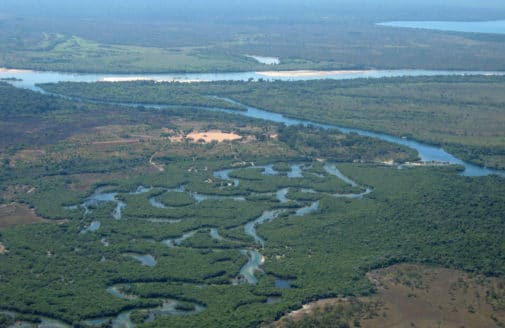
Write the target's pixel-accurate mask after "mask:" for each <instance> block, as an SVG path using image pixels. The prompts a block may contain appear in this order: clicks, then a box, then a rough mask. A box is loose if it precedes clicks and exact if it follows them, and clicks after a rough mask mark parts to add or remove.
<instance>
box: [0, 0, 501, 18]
mask: <svg viewBox="0 0 505 328" xmlns="http://www.w3.org/2000/svg"><path fill="white" fill-rule="evenodd" d="M0 13H2V14H9V15H15V16H44V17H67V18H68V17H70V18H71V17H75V18H100V17H114V18H127V19H131V18H136V19H159V20H163V19H177V18H180V19H189V18H194V19H202V18H209V19H226V18H231V17H232V16H234V17H235V18H236V17H284V18H285V17H303V16H317V15H319V16H320V15H330V16H332V15H342V16H346V15H347V16H358V15H360V14H362V15H364V16H370V15H372V14H375V15H381V16H383V17H387V18H392V19H410V18H411V17H413V18H416V19H435V18H437V17H439V18H444V17H446V18H447V19H454V18H456V19H457V18H460V19H464V18H468V19H482V18H486V17H489V19H499V18H500V17H501V18H502V19H505V0H478V1H477V0H442V1H440V0H353V1H351V0H311V1H307V0H0Z"/></svg>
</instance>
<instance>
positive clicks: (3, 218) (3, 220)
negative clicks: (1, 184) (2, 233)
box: [0, 203, 48, 229]
mask: <svg viewBox="0 0 505 328" xmlns="http://www.w3.org/2000/svg"><path fill="white" fill-rule="evenodd" d="M40 222H48V221H47V220H44V219H43V218H41V217H38V216H37V215H36V214H35V210H33V209H31V208H29V207H28V206H26V205H24V204H19V203H11V204H3V205H0V229H5V228H7V227H9V226H12V225H19V224H31V223H40Z"/></svg>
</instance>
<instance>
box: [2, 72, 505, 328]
mask: <svg viewBox="0 0 505 328" xmlns="http://www.w3.org/2000/svg"><path fill="white" fill-rule="evenodd" d="M373 83H376V85H378V86H381V85H382V84H380V83H384V81H380V82H367V81H353V82H352V83H351V84H353V85H354V87H356V85H358V86H359V85H361V84H365V85H368V84H371V85H373ZM137 84H138V85H139V86H140V87H141V89H142V88H150V87H152V84H151V83H137ZM99 85H100V86H102V88H103V92H104V94H105V95H107V94H108V93H107V92H108V88H107V85H105V84H99ZM135 85H136V84H135V83H128V84H125V85H124V86H125V87H124V88H117V87H114V88H115V89H114V90H115V91H114V92H115V93H117V94H116V95H115V96H114V97H116V98H117V100H118V101H123V100H124V101H128V99H127V98H126V95H127V94H128V90H130V89H131V88H133V87H134V86H135ZM328 85H329V86H333V85H337V86H338V88H337V87H332V88H329V91H327V93H324V92H321V94H322V95H321V97H322V98H321V99H326V101H327V102H328V103H329V101H330V100H329V99H330V98H329V94H330V93H332V92H333V93H335V94H336V95H337V96H338V95H339V93H338V90H344V88H343V87H342V82H328V81H326V82H310V83H309V82H305V83H295V84H293V89H292V93H293V94H290V93H288V91H286V90H285V88H284V86H285V85H284V84H283V83H277V82H275V83H209V84H198V85H188V86H187V88H188V89H187V90H186V89H185V91H184V92H187V93H182V94H183V96H181V98H180V99H183V100H181V101H180V102H179V103H178V104H180V103H182V102H183V101H186V99H188V98H189V96H187V95H189V94H197V95H213V94H218V95H227V96H231V97H233V98H235V99H239V100H241V101H244V102H246V103H248V104H249V103H251V102H250V101H248V100H247V99H249V98H247V97H250V94H251V95H256V97H259V96H258V95H260V94H267V91H268V89H271V90H272V92H276V93H280V94H282V92H285V94H284V96H285V97H286V98H287V97H288V96H289V97H292V98H296V97H295V96H293V95H295V94H296V92H298V91H299V90H301V89H300V88H302V87H303V88H305V86H311V87H314V88H315V90H319V89H320V88H323V87H327V86H328ZM120 86H122V85H121V84H120ZM223 86H224V87H226V88H224V87H223ZM58 87H59V85H52V86H51V88H58ZM65 87H66V88H69V89H68V90H73V89H72V87H73V85H70V84H69V85H65ZM158 87H159V89H156V90H155V91H153V93H152V95H153V96H154V97H156V94H158V93H162V92H163V91H164V90H165V89H164V88H166V90H167V94H170V92H169V91H170V90H171V88H175V89H177V88H182V87H181V86H178V85H173V84H161V85H156V88H158ZM246 87H247V88H251V90H252V91H251V92H250V94H248V93H246V92H245V91H244V90H245V88H246ZM316 87H317V88H316ZM86 88H89V90H91V89H92V88H95V85H90V86H86ZM307 88H308V87H307ZM370 88H371V87H370ZM219 90H220V91H219ZM302 90H303V89H302ZM349 90H353V88H349V89H347V91H349ZM0 92H1V94H3V95H6V97H0V112H1V113H2V114H1V115H2V116H1V117H2V123H1V124H2V126H5V127H10V128H5V129H1V130H0V137H1V140H2V142H3V144H2V147H3V148H2V150H3V151H2V153H1V160H2V162H1V163H2V175H1V180H0V191H1V197H2V203H3V204H9V203H11V202H17V203H24V204H28V205H29V206H31V207H33V208H34V209H35V211H36V213H37V214H38V215H40V216H42V217H44V218H45V219H48V220H49V221H48V222H46V223H39V224H32V225H18V226H11V227H8V228H6V229H4V230H2V231H0V242H1V243H2V245H4V246H5V247H6V249H7V250H8V252H5V253H3V254H0V309H2V310H6V311H14V312H16V313H20V314H22V315H23V316H20V317H18V318H17V319H18V320H25V319H23V318H25V317H27V318H32V321H33V320H36V319H40V318H41V317H48V318H53V319H57V320H60V321H63V322H65V323H68V324H70V325H73V326H79V325H83V326H88V325H87V324H86V320H89V319H95V318H104V317H105V318H106V320H112V319H115V318H117V316H118V315H119V314H120V313H130V312H131V317H130V318H131V320H132V322H135V323H136V324H137V326H138V327H167V326H171V327H172V326H173V327H192V326H194V325H195V322H198V324H199V325H202V326H206V327H256V326H260V325H262V324H267V323H271V322H273V321H274V320H277V319H279V318H280V317H281V316H282V315H284V314H286V313H288V312H289V311H291V310H294V309H297V308H299V307H300V306H301V305H302V304H304V303H307V302H310V301H313V300H317V299H321V298H327V297H336V296H347V297H350V296H360V295H369V294H371V293H373V292H374V287H373V286H372V284H371V283H370V281H369V280H368V279H367V278H366V276H365V274H366V273H367V272H369V271H370V270H372V269H375V268H380V267H386V266H389V265H391V264H395V263H401V262H412V263H428V264H434V265H439V266H445V267H451V268H457V269H461V270H465V271H470V272H475V273H482V274H486V275H493V276H500V277H501V276H504V275H505V256H504V255H502V254H505V252H504V251H505V248H504V247H505V245H504V243H503V236H502V231H504V229H505V226H504V225H505V222H504V221H503V213H505V184H504V183H503V178H500V177H497V176H489V177H483V178H467V177H462V176H460V175H459V174H458V173H459V171H458V168H457V167H452V166H446V167H444V166H442V167H419V168H408V167H406V168H403V169H402V170H399V169H397V167H396V166H385V165H381V164H380V162H382V161H384V160H386V159H391V160H393V161H396V162H402V161H406V160H412V159H415V154H413V153H412V151H410V150H407V149H405V148H404V147H399V146H397V145H392V144H389V143H386V142H383V141H377V140H374V139H371V138H366V137H361V136H358V135H353V134H350V135H343V134H341V133H338V132H337V131H325V130H321V129H315V128H305V127H301V126H294V127H284V126H280V125H276V124H271V123H267V122H264V121H260V120H254V119H248V118H244V117H241V116H238V115H232V114H225V113H215V112H206V111H202V110H198V109H193V108H191V107H189V108H188V107H183V108H177V106H176V107H174V108H172V107H170V108H166V109H146V108H143V107H139V108H136V107H121V106H119V105H107V104H88V103H85V102H72V101H70V100H63V99H58V98H54V97H50V96H46V95H40V94H36V93H34V92H31V91H24V90H19V89H16V88H14V87H12V86H9V85H7V84H0ZM318 92H319V91H318ZM341 92H343V91H341ZM370 92H371V91H370ZM493 94H495V93H493ZM284 96H283V97H284ZM337 96H335V97H337ZM83 97H86V95H85V94H83ZM135 97H136V98H137V100H138V98H139V97H142V95H137V96H135ZM307 97H308V96H307ZM496 97H497V98H496V100H495V104H496V107H497V106H498V105H497V104H499V103H500V102H499V101H500V100H499V99H500V98H499V97H498V95H496ZM242 98H243V99H242ZM246 98H247V99H246ZM169 99H170V98H169V97H167V98H165V99H164V100H163V101H168V100H169ZM199 99H200V101H202V102H203V101H204V100H203V99H204V98H199ZM272 99H273V100H271V101H274V100H275V99H284V98H272ZM298 99H299V100H300V101H301V98H298ZM392 99H396V98H394V97H392ZM257 101H258V102H260V101H261V100H260V99H259V98H257ZM434 102H435V101H434ZM490 102H491V101H490ZM490 106H491V105H490ZM308 113H310V112H308ZM312 115H313V114H312ZM448 115H449V114H448ZM321 117H322V116H321ZM331 117H333V116H331ZM320 119H322V118H320ZM332 119H334V118H332ZM328 120H330V119H328ZM55 126H57V127H59V128H60V129H61V130H56V132H55V133H54V134H49V131H51V129H53V128H54V127H55ZM194 129H196V130H208V129H223V130H227V131H236V132H237V133H238V134H240V135H241V136H243V137H244V138H243V140H242V141H233V142H222V143H217V142H214V143H208V144H204V143H198V142H190V141H188V140H175V139H171V137H173V136H178V135H181V134H184V133H186V132H188V131H191V130H194ZM27 132H29V133H27ZM21 135H28V136H25V137H20V136H21ZM30 140H36V141H37V142H33V143H30V144H29V145H30V146H27V145H25V144H24V143H26V144H28V142H31V141H30ZM326 163H337V164H336V165H337V167H338V168H339V169H340V170H341V171H342V173H343V174H344V175H346V176H348V177H349V178H351V179H352V180H354V181H356V183H357V184H358V186H355V187H353V186H351V185H349V184H347V183H346V182H344V181H342V180H340V179H339V178H337V177H336V176H333V175H331V174H329V173H327V172H326V170H325V169H324V165H325V164H326ZM269 164H272V168H273V169H277V170H278V172H277V173H276V174H273V175H272V174H270V175H269V174H265V168H264V167H263V165H269ZM293 164H299V165H301V171H302V172H301V173H302V174H301V175H302V176H301V177H296V178H289V177H288V172H290V170H291V166H292V165H293ZM225 168H230V169H232V170H231V172H230V173H229V177H230V179H229V180H228V179H227V178H224V179H221V178H218V177H216V176H214V172H215V171H217V170H221V169H225ZM266 173H268V172H266ZM233 179H237V180H238V182H239V184H238V185H235V184H234V183H233V182H232V181H233ZM139 186H144V187H146V188H147V189H145V190H144V189H142V188H140V189H139V188H138V187H139ZM98 187H103V188H100V189H97V188H98ZM174 188H175V189H176V190H174ZM284 188H289V189H288V192H287V194H286V198H287V201H283V200H282V198H280V197H279V196H278V194H277V193H278V192H279V190H281V189H284ZM365 188H369V189H370V190H372V192H371V193H370V194H367V195H366V196H364V197H362V198H360V197H356V198H352V197H347V196H348V194H355V195H358V194H360V193H362V192H364V190H365ZM97 192H102V193H109V192H111V193H112V192H113V193H114V194H112V195H109V196H110V197H109V198H108V199H109V201H96V202H92V201H90V197H93V195H95V196H96V193H97ZM202 195H203V196H202ZM198 196H201V197H203V198H198ZM105 198H107V197H105ZM153 198H155V199H156V200H158V201H159V202H161V203H162V204H163V205H165V206H166V208H162V206H161V207H156V206H153V204H152V199H153ZM119 201H122V202H124V204H125V206H126V207H123V208H121V207H118V204H120V203H119ZM316 202H318V203H316ZM83 204H84V205H86V206H84V205H83ZM313 204H316V205H318V206H317V207H314V208H313V211H312V212H309V213H308V214H306V215H297V213H296V212H297V211H298V210H300V209H302V208H306V207H308V206H311V205H313ZM85 208H87V209H88V212H86V211H85ZM118 208H119V209H120V214H121V215H120V216H118ZM276 210H278V211H280V212H279V215H278V217H276V218H275V219H272V220H271V221H268V220H267V221H265V222H264V223H263V224H257V225H256V226H254V229H255V230H256V231H257V236H256V237H259V238H261V239H262V241H263V242H262V243H260V242H258V241H257V240H255V238H254V237H255V236H254V235H253V234H252V233H251V232H250V231H248V232H246V227H245V226H246V225H247V224H248V223H250V222H253V221H254V220H256V219H258V218H259V217H261V216H262V214H263V213H265V211H276ZM298 214H299V213H298ZM55 220H58V221H55ZM61 220H63V221H61ZM97 221H98V222H99V223H100V225H99V227H98V228H97V229H95V230H93V229H91V227H92V223H93V222H97ZM95 228H96V227H95ZM213 229H215V230H213ZM213 231H214V233H213ZM216 232H217V236H216ZM252 250H256V251H257V252H259V253H260V255H263V256H265V258H264V259H265V262H264V264H263V265H262V266H261V268H262V271H263V272H260V271H258V272H255V277H256V278H258V283H257V284H247V283H238V282H240V281H241V279H237V278H240V271H241V269H242V268H243V266H244V265H245V264H246V263H247V262H248V260H249V259H248V257H247V256H246V255H244V254H247V251H251V252H252ZM135 256H136V258H135ZM139 256H145V257H144V258H142V257H139ZM151 257H152V258H151ZM142 259H144V260H146V259H147V261H149V260H152V262H155V263H151V264H149V263H147V264H149V265H143V264H142V262H141V261H140V260H142ZM277 278H282V279H288V280H289V281H290V284H291V286H292V288H285V289H283V288H276V287H275V280H276V279H277ZM242 280H243V279H242ZM118 295H119V296H118ZM497 295H498V294H497ZM272 297H275V298H277V300H278V302H274V303H269V300H270V299H271V298H272ZM497 298H499V296H497ZM170 304H171V305H173V308H171V309H168V310H167V309H166V308H168V307H169V306H170ZM359 306H361V305H359ZM164 308H165V312H163V311H164V310H163V309H164ZM355 310H358V311H361V310H363V311H365V310H366V309H353V310H352V312H355ZM335 311H337V312H338V314H339V315H341V317H342V320H343V321H342V323H343V322H344V320H347V319H349V318H350V317H349V315H350V314H349V313H350V312H349V313H347V312H346V310H345V309H343V310H338V309H337V310H335ZM339 311H340V312H339ZM181 313H182V314H183V315H180V314H181ZM151 315H154V321H152V322H150V321H147V322H146V321H145V318H150V316H151ZM329 317H334V313H333V310H332V311H331V313H329V314H328V315H326V314H325V315H323V316H322V317H321V320H323V321H320V322H319V323H320V324H324V322H326V321H324V320H326V319H327V318H329ZM0 320H3V321H4V322H9V321H8V320H10V319H9V318H8V317H6V318H4V316H2V317H0ZM318 320H319V319H318ZM307 324H312V323H310V322H309V323H307Z"/></svg>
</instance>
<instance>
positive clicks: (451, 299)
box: [273, 264, 505, 328]
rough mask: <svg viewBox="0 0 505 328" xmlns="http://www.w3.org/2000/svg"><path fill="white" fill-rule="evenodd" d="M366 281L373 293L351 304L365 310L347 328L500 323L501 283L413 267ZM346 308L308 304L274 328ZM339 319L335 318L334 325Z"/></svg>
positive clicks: (331, 302) (337, 302)
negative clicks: (338, 308) (372, 287)
mask: <svg viewBox="0 0 505 328" xmlns="http://www.w3.org/2000/svg"><path fill="white" fill-rule="evenodd" d="M367 277H368V278H369V279H370V281H371V282H373V283H374V285H375V286H376V288H377V294H376V295H374V296H371V297H366V298H359V299H357V300H354V302H356V301H357V302H360V303H362V304H364V305H365V306H362V307H360V311H359V313H355V315H354V317H353V318H352V320H351V319H350V320H349V321H348V324H349V326H350V327H356V326H357V325H356V323H357V322H359V326H360V327H365V328H366V327H370V328H372V327H390V328H403V327H445V328H461V327H482V328H485V327H501V326H503V325H504V323H505V279H498V278H489V277H484V276H478V275H470V274H468V273H465V272H462V271H457V270H451V269H443V268H432V267H427V266H421V265H413V264H399V265H395V266H392V267H389V268H386V269H381V270H376V271H372V272H370V273H368V274H367ZM351 303H352V302H351V301H350V300H348V299H342V298H335V299H326V300H320V301H317V302H313V303H309V304H306V305H304V306H303V308H302V309H300V310H297V311H293V312H291V313H289V314H288V315H286V316H285V317H284V318H283V319H281V320H280V321H277V322H276V323H274V324H273V327H284V326H286V324H287V323H288V322H293V321H294V322H298V321H300V320H302V319H304V318H307V317H310V316H322V315H328V314H330V315H331V313H338V311H336V310H335V309H336V308H337V307H340V308H347V311H349V309H350V307H351ZM354 308H355V309H356V307H354ZM363 309H365V310H363ZM332 311H333V312H332ZM339 319H341V318H339V317H337V315H336V314H335V320H339Z"/></svg>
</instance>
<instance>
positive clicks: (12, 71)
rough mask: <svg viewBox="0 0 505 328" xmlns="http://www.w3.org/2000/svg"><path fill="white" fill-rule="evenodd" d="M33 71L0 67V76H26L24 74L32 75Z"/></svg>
mask: <svg viewBox="0 0 505 328" xmlns="http://www.w3.org/2000/svg"><path fill="white" fill-rule="evenodd" d="M32 72H33V71H30V70H27V69H13V68H5V67H0V74H2V73H5V74H26V73H32Z"/></svg>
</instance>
